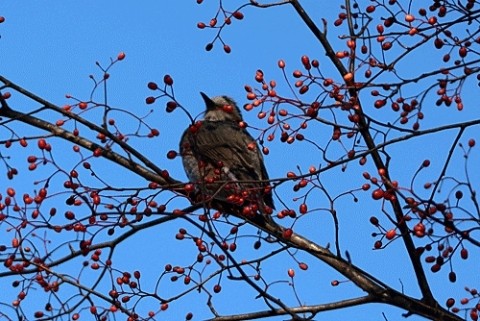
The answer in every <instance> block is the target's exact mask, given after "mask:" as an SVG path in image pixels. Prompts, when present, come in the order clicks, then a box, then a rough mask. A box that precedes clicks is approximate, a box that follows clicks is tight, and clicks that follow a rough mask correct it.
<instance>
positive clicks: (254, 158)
mask: <svg viewBox="0 0 480 321" xmlns="http://www.w3.org/2000/svg"><path fill="white" fill-rule="evenodd" d="M201 95H202V97H203V100H204V101H205V104H206V111H205V116H204V119H203V120H201V121H198V122H196V123H195V124H193V125H191V126H190V127H189V128H187V130H185V132H184V134H183V136H182V138H181V140H180V154H181V156H182V161H183V167H184V169H185V172H186V174H187V176H188V179H189V180H190V182H192V183H194V185H195V193H194V194H195V196H194V197H193V198H194V201H195V202H201V203H202V202H203V203H204V204H205V206H207V207H208V208H213V209H216V210H219V211H220V212H222V213H223V214H225V215H226V214H233V215H235V216H237V217H244V218H248V219H249V220H251V221H253V222H254V223H256V224H257V225H260V226H264V225H265V223H266V222H269V223H271V224H275V223H273V220H272V218H271V215H270V214H271V213H272V211H273V209H274V205H273V198H272V194H271V187H270V185H269V183H268V174H267V171H266V169H265V165H264V163H263V156H262V153H261V151H260V149H259V147H258V145H257V143H256V142H255V140H254V139H253V137H252V136H250V134H249V133H248V132H247V131H246V130H245V128H244V124H243V119H242V114H241V112H240V109H239V108H238V106H237V104H236V103H235V101H234V100H233V99H232V98H230V97H227V96H218V97H213V98H209V97H208V96H207V95H205V94H204V93H201ZM242 125H243V126H242Z"/></svg>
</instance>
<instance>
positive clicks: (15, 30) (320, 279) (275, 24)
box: [0, 0, 479, 321]
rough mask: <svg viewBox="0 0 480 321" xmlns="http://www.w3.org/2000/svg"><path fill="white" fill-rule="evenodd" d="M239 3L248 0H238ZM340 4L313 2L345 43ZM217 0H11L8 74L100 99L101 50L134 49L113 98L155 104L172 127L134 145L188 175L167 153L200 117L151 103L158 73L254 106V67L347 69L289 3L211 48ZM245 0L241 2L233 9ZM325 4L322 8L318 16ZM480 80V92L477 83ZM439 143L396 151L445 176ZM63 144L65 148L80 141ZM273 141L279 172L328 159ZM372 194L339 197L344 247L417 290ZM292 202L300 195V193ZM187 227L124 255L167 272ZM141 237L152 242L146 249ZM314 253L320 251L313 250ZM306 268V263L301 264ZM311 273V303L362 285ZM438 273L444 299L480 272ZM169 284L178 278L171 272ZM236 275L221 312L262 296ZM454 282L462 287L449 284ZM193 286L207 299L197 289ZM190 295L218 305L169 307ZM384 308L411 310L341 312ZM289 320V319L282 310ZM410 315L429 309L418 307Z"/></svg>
mask: <svg viewBox="0 0 480 321" xmlns="http://www.w3.org/2000/svg"><path fill="white" fill-rule="evenodd" d="M235 3H239V2H237V1H235ZM339 3H340V1H323V2H322V3H321V4H319V3H315V2H313V1H308V2H307V3H306V7H307V8H308V9H310V10H312V16H313V17H314V18H315V21H316V22H319V21H320V18H321V17H324V18H326V19H327V20H328V21H329V28H330V29H329V37H331V38H330V39H332V40H333V41H334V43H335V45H337V46H338V47H339V48H343V47H344V45H343V42H340V41H338V40H336V39H337V38H336V35H338V34H341V33H342V32H345V29H341V30H338V31H337V30H335V29H334V28H333V25H332V22H333V21H334V20H335V19H336V17H337V13H338V7H339ZM225 5H227V6H230V3H226V2H225ZM216 7H217V1H208V0H206V1H205V3H204V4H203V5H201V6H199V5H197V4H196V2H195V1H193V0H191V1H182V3H181V4H177V2H176V1H165V2H160V1H151V0H146V1H142V2H141V3H137V4H135V5H131V4H127V2H118V1H83V2H78V1H70V0H68V1H61V2H56V1H51V0H48V1H47V0H45V1H41V2H40V1H37V2H26V1H24V2H16V1H4V2H3V3H2V4H1V5H0V15H1V16H4V17H5V18H6V21H5V23H3V24H0V35H1V38H0V74H1V75H3V76H5V77H7V78H9V79H10V80H12V81H13V82H16V83H17V84H19V85H21V86H23V87H24V88H26V89H28V90H29V91H32V92H34V93H35V94H37V95H39V96H41V97H43V98H45V99H47V100H49V101H51V102H54V103H56V104H57V105H60V106H61V105H63V104H65V103H68V102H69V101H68V100H67V99H66V98H65V94H67V93H68V94H72V95H73V96H75V97H79V98H83V99H88V97H89V95H90V92H91V89H92V81H91V80H90V79H89V75H91V74H94V75H101V72H100V71H99V70H98V68H97V67H96V66H95V62H96V61H98V62H100V64H101V65H103V66H107V65H108V63H109V60H110V58H111V57H112V58H115V57H116V56H117V54H118V53H119V52H125V53H126V58H125V60H124V61H122V62H120V63H118V64H117V65H115V66H114V67H113V69H112V71H111V74H112V77H111V81H110V82H109V87H108V102H109V104H110V105H111V106H114V107H118V108H125V109H127V110H129V111H130V112H132V113H138V114H139V115H144V114H146V113H148V111H149V110H150V109H153V110H154V112H153V115H152V116H151V117H150V118H149V121H150V122H151V123H152V124H154V125H155V126H156V127H158V128H159V130H160V132H161V135H160V137H159V138H158V139H156V140H145V139H142V140H136V141H135V140H132V144H133V142H134V143H135V144H138V145H137V146H138V149H139V150H140V151H143V152H145V153H147V154H148V155H149V156H150V157H151V160H153V161H154V162H156V163H157V164H159V166H161V167H162V168H167V169H168V170H169V171H170V173H171V175H172V176H174V177H175V178H178V179H185V175H184V173H183V169H182V167H181V162H180V160H179V159H176V160H173V161H170V160H166V157H165V155H166V153H167V151H168V150H171V149H176V148H177V146H178V138H179V137H180V135H181V133H182V132H183V130H184V128H185V127H186V126H188V119H187V117H185V116H184V115H183V114H181V113H179V112H178V113H173V114H167V113H165V112H164V102H163V101H158V102H157V103H156V104H155V105H151V106H147V105H146V104H145V97H147V96H149V95H151V94H152V92H151V91H150V90H148V89H147V86H146V84H147V83H148V82H149V81H156V82H158V83H161V81H162V79H163V75H164V74H170V75H172V77H173V78H174V81H175V93H176V96H177V98H178V100H179V101H180V102H181V103H182V104H183V105H184V106H185V107H186V108H187V109H188V110H189V111H191V113H192V114H193V115H197V114H198V113H200V112H201V111H202V108H203V103H202V99H201V96H200V95H199V92H200V91H203V92H205V93H207V94H208V95H211V96H215V95H223V94H227V95H229V96H232V97H234V98H235V99H236V100H237V101H238V102H239V103H240V105H243V103H244V102H245V91H244V89H243V87H244V85H245V84H251V85H254V84H255V83H254V79H253V77H254V75H255V70H256V69H259V68H260V69H263V70H264V71H265V75H266V78H267V79H272V78H273V79H276V80H277V83H279V90H280V89H285V85H284V84H282V75H281V73H280V71H279V69H278V68H277V60H278V59H284V60H285V61H286V63H287V68H288V69H289V70H290V72H291V71H293V70H294V69H297V68H300V67H301V64H300V57H301V56H302V55H305V54H306V55H309V56H310V57H312V58H317V59H319V60H320V63H321V66H322V71H323V72H325V73H326V74H329V73H330V74H331V75H332V77H333V76H335V77H338V74H336V73H334V72H333V68H332V66H331V65H330V63H329V62H328V61H327V60H326V58H325V53H324V51H323V49H322V48H321V47H320V45H319V44H318V43H317V42H316V41H315V39H314V38H313V36H312V34H311V33H310V31H309V30H307V29H306V28H305V27H304V26H303V24H302V22H301V21H300V20H299V18H298V17H297V16H296V14H295V12H294V11H293V10H292V9H291V8H289V7H286V6H284V7H278V8H275V7H274V8H269V9H253V8H247V9H245V10H244V11H243V12H244V14H245V19H244V20H242V21H237V20H234V21H233V23H232V25H231V26H229V27H228V28H226V29H225V31H224V33H223V34H222V37H223V38H224V39H225V41H226V42H227V43H228V44H229V45H230V46H231V47H232V53H230V54H229V55H226V54H225V53H224V52H223V50H222V48H221V46H220V44H219V43H217V44H216V46H215V47H214V49H213V50H212V51H211V52H206V51H205V50H204V47H205V45H206V44H207V43H209V42H210V41H211V40H212V39H213V37H214V36H215V34H214V33H213V32H211V31H210V30H199V29H197V28H196V24H197V22H199V21H204V22H206V23H208V21H209V20H210V18H211V17H212V15H214V12H215V10H216ZM234 7H235V6H234V5H232V9H233V8H234ZM316 12H321V14H319V15H318V16H315V13H316ZM416 62H419V60H417V61H416ZM429 64H430V62H429V61H427V60H421V63H419V66H416V67H415V68H427V69H428V67H429V66H430V65H429ZM399 68H400V67H399ZM405 70H406V71H405V72H406V73H407V74H408V69H407V68H405ZM472 88H473V90H477V91H478V89H477V87H475V86H473V87H472ZM472 96H474V95H473V94H472ZM472 100H473V98H472V97H470V96H469V95H467V97H466V102H467V103H466V105H467V104H468V103H469V102H471V101H472ZM255 115H256V112H252V113H244V116H245V119H246V120H247V122H248V123H249V124H251V125H253V126H258V127H260V126H262V125H264V122H261V121H259V120H258V119H256V117H255ZM468 115H469V114H467V117H468ZM429 116H430V117H431V118H430V120H429V122H430V121H431V123H429V122H426V124H427V126H428V124H433V123H434V121H438V122H442V123H446V122H449V121H451V120H459V119H461V118H460V116H459V115H458V113H457V112H455V111H454V110H445V109H438V112H430V113H429ZM461 117H463V114H462V116H461ZM318 130H319V131H318V133H319V135H320V134H325V133H324V130H323V129H322V128H319V129H318ZM436 137H438V138H437V139H438V141H439V142H442V141H443V140H444V139H445V141H448V140H447V139H448V138H445V136H443V135H439V136H436ZM466 137H478V131H477V132H470V133H468V135H467V136H466ZM0 139H2V138H1V137H0ZM450 139H451V138H450ZM294 145H295V144H294ZM436 145H437V143H435V144H432V143H431V142H428V141H427V142H425V141H419V142H418V143H417V142H412V144H411V145H406V146H403V147H401V148H400V149H398V150H392V155H398V157H399V160H395V161H394V162H393V166H395V167H394V169H395V170H396V174H397V176H398V177H402V175H404V172H406V173H408V174H406V176H407V177H411V175H412V174H411V173H412V172H413V171H414V170H415V169H416V168H417V167H418V165H419V162H421V160H423V159H424V158H432V168H433V169H432V171H431V172H427V174H425V176H426V177H424V179H425V180H428V179H433V178H434V177H435V175H436V172H435V169H438V168H439V167H440V166H441V165H442V161H443V159H444V157H445V154H444V153H440V154H438V155H437V154H434V153H435V152H436V151H437V146H436ZM61 146H62V147H61V148H69V147H66V146H63V145H61ZM269 147H270V150H271V153H270V155H269V156H268V157H266V164H267V168H268V170H269V173H270V176H271V177H282V176H284V175H285V173H286V172H288V171H291V170H293V171H294V170H295V169H296V166H297V165H299V166H301V167H302V168H303V170H306V169H307V168H308V166H310V165H315V166H318V164H319V163H320V162H321V161H322V160H321V159H318V158H316V157H317V156H318V155H317V154H316V153H314V152H313V153H312V152H311V150H310V149H309V147H308V146H306V145H302V144H297V145H295V146H294V147H285V145H281V144H272V145H271V146H269ZM19 153H21V152H19ZM477 158H478V155H477ZM459 159H461V157H460V158H459ZM60 161H61V162H63V161H65V163H68V161H69V159H65V160H63V159H60ZM102 166H103V167H99V168H98V170H99V171H100V172H102V175H104V176H105V177H106V178H108V179H109V180H110V181H112V182H116V183H118V184H121V183H122V182H125V181H126V180H127V178H126V177H124V176H123V175H121V174H120V175H118V174H117V172H116V170H115V171H113V170H111V168H110V167H109V165H108V164H107V163H103V165H102ZM25 167H26V165H25ZM350 170H351V172H350V173H356V171H360V172H359V173H361V171H362V169H361V168H358V166H355V165H353V166H351V168H350ZM370 170H371V168H370ZM24 172H25V170H24ZM352 175H353V174H352ZM475 175H476V176H475ZM357 176H358V177H357ZM477 176H478V173H476V171H474V177H477ZM130 179H131V181H130ZM30 182H31V177H30V176H28V175H26V174H25V175H24V174H23V173H22V175H20V176H19V179H18V180H17V184H22V183H25V185H28V184H29V183H30ZM139 182H141V180H140V181H139V180H138V179H137V180H136V179H135V178H133V177H130V176H128V182H127V183H128V184H132V185H135V184H140V183H139ZM408 182H409V180H408V178H405V182H404V183H408ZM344 183H346V184H347V186H357V187H359V186H361V184H362V183H363V180H362V179H361V177H360V175H356V176H355V175H353V176H350V175H349V174H342V173H341V171H340V170H339V169H337V170H334V171H332V172H331V173H329V174H325V182H324V184H325V186H326V188H328V189H330V190H332V191H333V193H334V194H335V193H339V192H340V191H344V190H346V189H348V187H345V185H344ZM24 188H26V189H27V190H28V188H32V187H28V186H24ZM290 188H291V186H282V187H281V188H279V192H280V193H283V194H282V195H283V196H284V197H285V198H286V199H289V196H288V195H289V194H288V193H289V191H290V190H291V189H290ZM4 189H5V187H4V186H3V182H2V181H0V192H4ZM285 195H286V196H285ZM369 195H370V194H369V193H366V194H362V197H360V205H359V204H355V203H353V201H351V200H350V201H349V200H347V199H345V201H344V202H341V203H339V204H338V205H337V211H338V212H339V215H340V216H341V222H342V225H341V228H340V232H341V239H342V243H343V244H344V248H343V250H348V251H349V253H350V254H351V255H352V259H353V262H354V263H356V264H358V266H360V267H361V268H364V269H365V270H366V271H368V272H369V273H371V274H373V275H376V274H377V273H379V277H380V278H381V279H382V280H384V281H385V282H386V283H388V284H389V285H391V286H392V287H394V288H396V289H401V287H402V286H403V287H404V289H405V292H406V293H408V294H411V295H413V296H416V295H418V292H416V291H417V290H416V285H415V283H412V282H411V279H412V276H410V275H409V273H411V271H410V270H409V268H408V267H405V266H404V265H402V263H401V261H402V260H403V259H404V258H406V254H405V253H404V251H403V249H402V247H401V244H400V242H396V243H394V244H392V245H391V246H389V247H388V248H387V249H386V250H384V251H372V250H371V246H372V244H373V242H374V239H373V238H372V237H371V236H370V234H371V232H373V231H374V228H373V226H371V225H370V224H369V223H368V217H370V216H371V215H374V214H375V213H378V212H379V208H378V204H375V205H372V203H371V202H370V201H369ZM290 199H291V197H290ZM324 201H325V200H324V199H320V198H319V199H318V200H317V199H315V200H313V201H312V202H311V203H310V206H311V207H318V208H325V207H327V204H325V203H324ZM288 203H289V204H292V203H293V202H291V201H288ZM299 226H300V227H299V228H303V229H305V231H306V234H307V235H311V236H312V237H314V238H315V240H316V241H317V242H318V243H319V244H321V245H326V244H327V243H332V240H333V233H332V222H331V218H330V217H329V216H328V215H327V214H326V212H324V211H319V212H318V215H315V216H312V217H311V218H308V219H305V220H303V221H302V222H301V223H299ZM176 229H178V226H177V225H176V224H172V225H168V226H163V227H162V228H161V229H160V230H158V231H149V232H148V233H146V234H145V235H143V236H140V237H139V236H136V237H135V238H133V239H131V240H129V242H127V243H126V244H125V246H124V248H123V250H124V252H123V253H121V252H122V248H120V249H119V251H117V256H118V257H117V261H116V262H118V264H119V268H120V267H121V268H125V269H131V270H133V269H141V270H142V271H145V272H144V274H145V275H150V276H152V277H154V276H155V275H158V271H159V270H161V268H162V267H163V265H164V264H165V262H172V264H173V262H176V263H175V264H188V263H189V262H190V261H191V257H192V255H195V253H193V254H192V252H191V250H192V247H191V245H190V244H184V243H182V242H177V241H174V240H173V236H174V234H175V233H176ZM3 241H5V240H2V236H0V243H1V242H3ZM164 244H166V245H165V246H164ZM167 244H168V245H167ZM247 244H248V242H247ZM139 248H140V249H141V250H137V249H139ZM157 253H158V256H157ZM240 253H241V254H242V255H245V256H248V255H249V254H248V251H247V250H245V253H243V252H240ZM300 257H301V256H300ZM304 259H305V260H307V259H308V258H306V257H304ZM471 262H474V261H473V260H470V264H471ZM459 263H460V264H456V266H458V269H459V271H465V270H464V269H466V271H469V270H468V269H469V268H470V267H471V266H469V265H468V264H465V263H463V262H459ZM292 265H293V266H295V265H294V261H293V260H290V261H288V260H287V261H283V260H282V261H280V260H277V261H274V262H273V263H272V264H271V266H269V267H268V268H270V269H272V276H273V278H275V277H277V278H282V279H283V280H286V279H287V278H286V274H285V273H286V272H285V271H286V270H287V268H288V267H289V266H292ZM69 268H72V269H75V268H76V265H75V264H72V265H71V266H67V267H66V270H65V273H67V272H68V269H69ZM297 270H298V269H297ZM427 270H428V268H427ZM297 272H298V274H302V272H300V271H297ZM303 273H304V274H303V277H302V278H301V280H302V282H303V283H301V284H299V285H298V286H299V291H300V293H301V295H300V297H301V302H302V303H305V304H316V303H322V302H327V301H328V300H329V299H331V298H332V296H333V297H335V298H337V299H338V298H344V297H346V295H348V294H351V293H349V292H350V290H349V289H352V288H353V286H351V285H348V284H345V285H342V286H341V287H339V288H331V287H330V285H329V284H330V281H331V280H332V279H334V278H338V275H336V274H335V273H333V272H332V271H331V270H330V269H329V268H328V267H326V266H324V265H317V264H316V263H311V267H310V269H309V270H308V271H307V272H303ZM427 273H429V276H430V277H431V279H432V282H433V287H434V290H435V291H436V293H438V294H439V298H440V303H443V302H444V300H445V299H446V298H447V297H448V296H451V295H452V296H455V297H457V298H458V297H461V296H462V295H464V292H463V290H462V288H463V286H465V285H475V284H478V281H479V279H478V276H476V277H473V278H467V276H463V275H462V274H461V272H459V273H458V274H459V280H458V282H457V284H456V285H455V286H452V287H451V288H450V287H446V286H444V284H445V283H448V280H447V278H446V272H445V271H443V272H442V273H439V274H438V275H433V276H432V275H430V272H427ZM468 276H469V277H470V276H471V275H468ZM162 282H163V281H162ZM166 284H167V285H166V287H167V288H168V287H169V286H171V285H169V283H168V282H166ZM224 284H225V287H226V290H225V293H224V295H225V296H228V295H230V296H231V298H230V301H229V300H225V301H222V300H220V297H219V301H218V303H217V304H218V307H219V310H221V311H220V312H224V311H228V312H239V311H240V310H237V309H236V308H237V307H235V308H233V310H229V309H230V308H232V303H231V300H232V299H233V298H234V297H235V298H236V299H237V300H238V301H240V302H255V300H253V298H252V293H250V292H249V291H248V290H245V291H242V289H243V288H242V286H240V285H238V284H233V285H226V282H224ZM448 286H450V284H449V283H448ZM0 287H1V288H9V286H8V283H6V282H3V281H2V280H0ZM180 288H181V287H180ZM173 289H175V288H172V290H173ZM167 291H168V290H167ZM272 291H274V292H275V293H280V294H281V295H283V293H285V297H286V302H290V303H291V302H294V300H293V297H292V293H291V291H290V287H288V286H285V284H279V285H276V286H273V287H272ZM352 291H353V290H352ZM357 292H358V291H357ZM358 294H361V293H358ZM12 296H13V297H14V296H15V291H13V292H10V291H5V292H3V291H2V293H1V294H0V301H2V302H3V301H7V302H8V301H10V297H12ZM193 297H194V298H195V294H193ZM186 302H189V303H186ZM186 304H189V305H191V309H192V310H193V311H195V316H196V317H197V320H201V319H205V318H206V317H207V316H208V313H207V311H206V309H205V304H204V300H203V298H202V299H199V300H198V302H197V303H194V304H192V303H191V301H182V302H180V303H179V304H178V305H177V307H175V304H172V309H170V310H169V313H170V314H169V317H171V318H172V319H175V317H176V316H179V315H180V316H183V314H181V313H183V311H185V305H186ZM259 306H261V304H259ZM238 307H240V305H239V306H238ZM251 307H252V309H251V310H250V309H247V311H246V312H249V311H252V310H254V306H253V305H252V306H251ZM0 311H1V309H0ZM382 312H385V314H386V316H387V319H388V320H395V319H399V318H400V313H401V311H399V310H396V309H390V308H388V307H386V306H375V305H373V306H368V307H359V308H352V309H349V310H347V311H345V312H344V313H341V316H342V317H341V318H338V317H337V318H336V319H337V320H349V319H351V318H355V320H359V321H362V320H365V321H366V320H384V318H383V316H382V314H381V313H382ZM176 313H178V315H176ZM335 315H336V313H335V312H329V313H325V314H321V315H318V316H317V318H316V320H329V319H330V318H332V317H333V316H335ZM282 319H283V318H278V320H282ZM410 319H411V320H420V318H415V317H411V318H410Z"/></svg>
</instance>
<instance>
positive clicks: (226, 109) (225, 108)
mask: <svg viewBox="0 0 480 321" xmlns="http://www.w3.org/2000/svg"><path fill="white" fill-rule="evenodd" d="M222 109H223V111H224V112H226V113H229V114H230V113H233V107H232V105H224V106H223V107H222Z"/></svg>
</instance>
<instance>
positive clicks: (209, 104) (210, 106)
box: [200, 92, 216, 110]
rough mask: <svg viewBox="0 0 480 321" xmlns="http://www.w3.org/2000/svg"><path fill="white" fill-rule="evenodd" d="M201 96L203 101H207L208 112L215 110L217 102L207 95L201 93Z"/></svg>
mask: <svg viewBox="0 0 480 321" xmlns="http://www.w3.org/2000/svg"><path fill="white" fill-rule="evenodd" d="M200 95H202V98H203V100H204V101H205V106H206V107H207V110H214V109H215V108H216V105H215V102H214V101H213V100H211V99H210V97H208V96H207V95H205V93H203V92H200Z"/></svg>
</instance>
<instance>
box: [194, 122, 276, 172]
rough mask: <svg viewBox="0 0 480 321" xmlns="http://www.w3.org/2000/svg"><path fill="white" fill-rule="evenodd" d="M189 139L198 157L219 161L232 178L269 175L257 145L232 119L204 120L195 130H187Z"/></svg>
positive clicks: (204, 159) (209, 160)
mask: <svg viewBox="0 0 480 321" xmlns="http://www.w3.org/2000/svg"><path fill="white" fill-rule="evenodd" d="M189 140H190V143H191V147H192V151H193V153H194V155H195V156H196V157H197V158H199V159H201V160H203V161H205V162H207V163H210V164H212V165H216V164H218V163H219V162H221V163H222V164H223V168H224V170H225V171H226V172H227V174H228V175H229V176H230V178H231V179H235V180H238V181H243V180H247V181H252V180H267V179H268V174H267V171H266V169H265V165H264V163H263V156H262V154H261V152H260V151H259V148H258V145H257V144H256V142H255V140H254V139H253V137H252V136H250V134H249V133H248V132H247V131H246V130H245V129H243V128H241V127H240V126H239V125H238V124H236V123H234V122H208V121H204V122H203V123H202V125H201V127H200V128H199V129H198V131H197V132H196V133H192V134H190V137H189ZM232 175H233V177H232Z"/></svg>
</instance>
